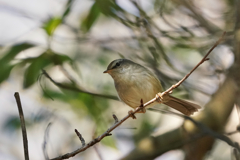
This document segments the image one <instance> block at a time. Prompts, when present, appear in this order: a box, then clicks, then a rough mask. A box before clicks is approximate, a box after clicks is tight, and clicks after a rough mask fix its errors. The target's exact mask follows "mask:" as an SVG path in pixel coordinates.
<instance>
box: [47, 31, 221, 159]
mask: <svg viewBox="0 0 240 160" xmlns="http://www.w3.org/2000/svg"><path fill="white" fill-rule="evenodd" d="M224 35H225V32H224V33H223V35H222V37H221V38H220V39H219V40H218V41H217V42H216V43H215V45H214V46H213V47H212V48H211V49H210V50H209V51H208V53H207V54H206V56H204V57H203V59H202V60H201V61H200V62H199V63H198V64H197V65H196V66H195V67H194V68H193V69H192V70H191V71H190V72H189V74H187V75H186V76H185V77H184V78H183V79H182V80H180V81H179V82H178V83H177V84H175V85H173V86H172V87H171V88H169V89H168V90H167V91H165V92H163V93H164V94H167V93H169V92H171V91H172V90H173V89H175V88H177V87H178V86H179V85H180V84H181V83H182V82H183V81H184V80H186V79H187V78H188V77H189V76H190V75H191V73H192V72H194V71H195V70H196V69H197V68H198V66H200V65H201V64H202V63H203V62H205V61H206V59H207V56H208V55H209V54H210V53H211V51H212V50H213V49H214V48H215V47H216V46H217V45H218V44H219V43H220V42H221V40H222V39H223V37H224ZM43 73H45V74H46V72H45V71H43ZM47 75H48V74H47ZM48 78H49V79H50V77H48ZM50 80H51V81H52V82H53V83H54V84H55V83H56V82H54V81H53V80H52V79H50ZM156 100H157V98H156V97H155V98H153V99H152V100H150V101H148V102H147V103H145V104H144V105H141V106H139V107H137V108H136V109H135V110H133V111H132V112H131V114H128V115H127V116H125V117H124V118H123V119H121V120H120V121H116V119H115V118H114V119H115V123H114V124H113V125H112V126H111V127H110V128H108V129H107V131H106V132H104V133H103V134H102V135H100V136H98V137H97V138H95V139H93V140H92V141H91V142H89V143H88V144H86V145H85V146H83V147H81V148H79V149H77V150H75V151H73V152H71V153H66V154H64V155H62V156H59V157H56V158H53V159H51V160H62V159H68V158H70V157H73V156H75V155H76V154H78V153H80V152H83V151H85V150H86V149H88V148H90V147H91V146H93V145H95V144H96V143H98V142H100V141H101V140H102V139H103V138H105V137H107V136H110V135H111V134H110V133H111V132H112V131H113V130H114V129H115V128H117V127H118V126H120V125H121V124H122V123H123V122H124V121H126V120H127V119H129V118H130V117H132V115H134V114H136V113H138V112H139V111H142V110H143V108H145V107H146V106H148V105H150V104H151V103H153V102H155V101H156Z"/></svg>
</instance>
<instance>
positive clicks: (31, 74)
mask: <svg viewBox="0 0 240 160" xmlns="http://www.w3.org/2000/svg"><path fill="white" fill-rule="evenodd" d="M49 64H51V61H50V60H49V58H48V57H47V56H46V54H42V55H41V56H39V57H37V58H36V59H35V60H34V61H33V62H32V63H31V64H30V66H29V67H28V68H27V69H26V71H25V75H24V82H23V87H24V88H28V87H30V86H31V85H33V84H34V83H35V82H36V81H37V78H38V76H39V74H40V71H41V69H43V68H44V67H46V66H47V65H49Z"/></svg>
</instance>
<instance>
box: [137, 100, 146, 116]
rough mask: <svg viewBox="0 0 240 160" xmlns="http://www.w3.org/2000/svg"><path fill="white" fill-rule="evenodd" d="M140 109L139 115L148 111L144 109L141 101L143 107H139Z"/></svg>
mask: <svg viewBox="0 0 240 160" xmlns="http://www.w3.org/2000/svg"><path fill="white" fill-rule="evenodd" d="M139 108H141V109H140V110H139V111H138V113H145V112H146V109H145V108H144V107H143V100H142V99H141V105H140V106H139Z"/></svg>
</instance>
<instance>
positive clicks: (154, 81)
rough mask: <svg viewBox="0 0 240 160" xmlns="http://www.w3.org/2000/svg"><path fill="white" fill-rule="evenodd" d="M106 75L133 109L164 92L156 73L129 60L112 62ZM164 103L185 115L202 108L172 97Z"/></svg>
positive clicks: (122, 98) (119, 94)
mask: <svg viewBox="0 0 240 160" xmlns="http://www.w3.org/2000/svg"><path fill="white" fill-rule="evenodd" d="M104 73H108V74H110V75H111V76H112V78H113V80H114V84H115V88H116V90H117V92H118V96H119V98H120V99H121V100H122V101H123V102H124V103H126V104H127V105H129V106H130V107H132V108H137V107H139V106H140V104H141V99H142V100H143V103H146V102H148V101H149V100H151V99H153V98H154V97H155V96H156V94H157V93H159V92H162V91H163V88H162V85H161V82H160V81H159V80H158V78H157V76H156V75H155V74H154V73H152V72H151V71H150V70H148V69H147V68H145V67H143V66H141V65H139V64H137V63H134V62H132V61H130V60H127V59H117V60H114V61H112V62H111V63H110V64H109V65H108V67H107V70H106V71H104ZM156 103H157V102H155V103H153V104H151V105H149V106H148V107H151V106H153V105H155V104H156ZM163 103H164V104H166V105H168V106H170V107H172V108H174V109H176V110H178V111H180V112H182V113H183V114H185V115H191V114H193V113H194V112H196V111H198V109H200V108H201V107H200V106H198V105H196V104H194V103H191V102H188V101H184V100H180V99H178V98H175V97H173V96H170V95H169V96H168V97H167V98H165V99H164V102H163Z"/></svg>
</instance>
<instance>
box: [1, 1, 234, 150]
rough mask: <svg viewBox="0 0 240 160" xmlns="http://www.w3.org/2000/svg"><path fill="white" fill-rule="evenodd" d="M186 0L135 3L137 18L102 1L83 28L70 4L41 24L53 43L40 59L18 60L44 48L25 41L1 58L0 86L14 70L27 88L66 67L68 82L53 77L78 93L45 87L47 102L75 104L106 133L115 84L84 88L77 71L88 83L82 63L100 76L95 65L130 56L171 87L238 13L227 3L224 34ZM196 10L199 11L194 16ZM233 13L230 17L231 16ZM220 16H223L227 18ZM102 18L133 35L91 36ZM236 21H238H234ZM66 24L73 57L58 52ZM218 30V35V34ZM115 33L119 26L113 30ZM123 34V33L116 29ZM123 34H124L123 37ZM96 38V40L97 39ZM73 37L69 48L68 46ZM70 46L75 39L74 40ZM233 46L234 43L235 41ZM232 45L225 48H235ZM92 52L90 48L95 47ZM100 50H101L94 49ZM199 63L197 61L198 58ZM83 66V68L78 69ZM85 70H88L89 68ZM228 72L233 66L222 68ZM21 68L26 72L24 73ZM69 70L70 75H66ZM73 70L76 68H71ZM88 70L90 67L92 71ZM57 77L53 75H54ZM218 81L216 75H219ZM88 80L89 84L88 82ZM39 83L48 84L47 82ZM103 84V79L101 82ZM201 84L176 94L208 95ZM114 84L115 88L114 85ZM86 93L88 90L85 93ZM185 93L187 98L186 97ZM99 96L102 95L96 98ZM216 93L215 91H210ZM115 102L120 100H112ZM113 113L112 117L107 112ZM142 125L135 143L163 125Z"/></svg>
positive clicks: (110, 142)
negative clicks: (72, 18)
mask: <svg viewBox="0 0 240 160" xmlns="http://www.w3.org/2000/svg"><path fill="white" fill-rule="evenodd" d="M185 2H186V1H185V0H184V1H175V0H172V1H167V0H155V1H149V3H152V5H153V8H151V9H148V8H146V7H144V6H141V4H138V3H137V2H135V1H133V3H132V4H131V5H133V7H135V9H137V10H138V12H139V13H136V14H132V13H129V12H128V11H125V10H124V9H123V8H121V7H120V6H119V5H118V4H117V3H116V1H114V0H96V1H93V4H92V6H91V7H90V8H89V10H88V11H87V13H86V14H85V15H86V16H84V17H81V18H79V19H78V20H79V22H78V26H74V25H72V24H68V23H69V22H68V21H67V19H68V16H71V14H72V7H73V6H74V5H73V4H75V3H76V2H75V1H74V0H68V1H67V2H66V5H65V7H64V9H63V11H62V14H60V15H53V16H52V17H50V18H48V19H47V20H46V21H45V22H44V23H43V24H42V26H41V28H42V29H43V30H44V31H45V33H46V35H47V36H48V37H47V40H46V41H47V42H48V45H47V46H46V48H45V50H44V51H43V52H42V53H41V54H40V55H38V56H35V57H32V56H31V57H29V58H24V59H17V60H18V61H17V62H15V60H16V56H17V55H19V54H21V53H22V52H23V51H26V50H28V49H30V48H38V47H42V46H40V45H39V44H31V43H28V42H23V43H19V44H15V45H13V46H11V47H10V48H9V49H8V50H7V51H6V52H4V53H2V57H1V59H0V64H1V67H0V73H1V74H0V83H3V82H4V81H7V80H8V79H9V78H11V74H14V73H11V71H12V69H13V68H14V67H16V68H17V67H18V68H21V69H22V70H23V72H24V74H23V88H24V89H31V88H30V87H31V86H33V85H36V84H37V85H38V86H40V85H39V84H38V83H37V82H38V77H39V76H40V75H42V70H43V69H44V70H47V71H49V73H51V71H52V72H53V71H54V69H56V67H58V68H60V69H61V71H60V72H62V74H63V75H64V76H65V80H61V81H58V80H57V79H56V78H55V77H51V78H53V79H54V80H55V81H56V82H57V83H58V84H62V85H66V84H67V85H68V86H71V87H75V88H77V89H76V90H74V89H70V88H71V87H69V89H67V88H61V85H57V87H58V89H56V87H55V88H54V87H53V86H54V85H53V84H52V83H51V82H49V83H48V84H47V85H46V86H45V87H43V96H44V97H45V98H46V99H54V100H59V101H61V102H63V103H66V104H69V105H70V106H71V108H72V109H73V110H74V111H75V112H76V114H77V115H79V118H86V117H87V118H90V119H91V120H92V121H93V122H94V123H95V124H96V128H97V129H96V133H98V134H101V133H103V132H104V131H105V130H106V129H107V128H108V127H109V125H110V124H112V123H113V119H112V117H111V113H109V110H110V106H109V103H108V101H107V100H106V98H109V97H110V96H109V95H110V94H113V93H116V92H114V91H113V83H111V84H96V85H95V87H96V89H95V90H94V91H95V92H91V89H92V88H91V89H88V87H89V86H82V84H80V83H79V82H80V81H81V79H80V78H79V77H78V78H79V79H76V77H73V76H72V72H75V74H76V75H81V74H82V75H81V77H82V79H84V77H85V75H84V74H85V73H86V72H84V73H79V72H80V70H81V69H82V68H81V67H83V66H81V65H86V67H85V68H84V67H83V68H84V69H86V68H90V69H89V70H91V71H89V72H94V71H95V69H94V68H91V67H93V66H92V65H96V66H97V67H98V68H106V67H107V64H108V63H109V62H110V61H112V60H113V58H116V57H118V58H120V57H126V58H128V59H132V60H134V61H136V62H139V63H141V64H143V65H146V66H148V67H150V68H151V69H152V70H153V71H154V72H155V73H156V74H157V75H158V77H159V78H160V80H161V81H162V82H163V84H164V86H165V88H167V87H169V86H171V85H172V84H174V83H175V82H177V81H178V80H179V79H181V78H182V77H183V75H184V74H185V73H186V72H187V71H189V70H188V69H189V68H191V67H192V66H191V65H189V64H187V63H186V62H189V61H192V60H189V59H188V57H189V56H190V55H191V54H192V53H193V52H195V53H198V54H199V55H200V56H201V55H202V54H203V53H206V50H207V49H208V48H209V46H211V45H212V44H213V42H214V40H215V37H219V34H221V33H222V30H224V25H226V26H227V23H226V22H229V20H230V19H231V18H232V17H229V16H232V15H233V10H232V9H231V7H232V6H233V4H234V2H233V1H221V3H222V4H223V6H224V7H225V10H226V11H227V12H225V10H224V11H223V12H222V13H221V15H224V16H223V17H222V18H221V22H222V23H223V24H224V25H223V27H222V30H221V29H219V28H217V27H214V26H215V25H214V24H213V23H214V22H213V21H209V20H207V19H206V18H205V17H204V16H203V15H202V14H201V13H200V12H199V11H198V9H200V8H198V9H196V8H195V7H196V6H194V5H191V4H192V3H193V2H191V3H190V2H189V3H188V2H186V3H187V4H186V3H185ZM194 11H195V12H194ZM225 13H228V14H225ZM221 15H220V17H221ZM178 16H181V17H180V18H185V19H188V21H189V22H188V23H186V24H184V23H181V20H179V17H178ZM100 17H104V19H105V22H104V23H107V24H108V23H109V22H112V21H114V22H117V23H118V24H119V23H120V24H121V25H122V27H123V28H124V29H126V28H127V30H129V31H130V33H131V34H129V36H128V37H124V36H122V37H121V36H120V37H115V38H109V39H96V37H94V35H93V36H92V35H91V29H92V28H94V27H97V21H98V20H99V18H100ZM157 20H161V23H164V25H166V26H167V27H166V28H167V29H163V28H164V27H163V26H161V24H159V23H156V22H157ZM232 23H233V22H232ZM63 25H64V26H66V27H68V28H69V30H70V31H72V32H73V34H74V35H75V37H76V38H75V39H73V41H74V43H76V44H77V46H78V48H77V49H76V50H77V51H76V52H74V51H72V53H58V52H57V51H55V50H54V49H53V48H52V46H51V44H52V42H53V39H51V38H54V37H57V35H56V34H55V33H56V32H55V31H56V29H58V28H59V27H60V26H63ZM213 29H214V31H213ZM112 30H115V28H112ZM116 32H117V31H116ZM120 34H121V33H120ZM93 37H94V38H95V39H94V38H93ZM67 41H68V39H67V38H66V40H65V41H64V42H62V43H63V44H61V43H59V44H60V45H67V43H66V42H67ZM69 41H70V43H71V42H72V39H71V40H69ZM229 44H231V42H229ZM229 44H225V45H226V46H227V47H229ZM89 48H90V49H89ZM94 49H96V50H94ZM194 60H195V59H194ZM85 61H87V62H90V64H91V65H89V66H87V63H84V62H85ZM76 64H77V65H76ZM211 65H212V66H211V67H213V68H215V67H216V66H220V65H219V64H217V63H214V61H212V63H211ZM65 66H71V67H70V68H71V71H68V69H69V68H68V69H66V70H65ZM84 69H83V70H84ZM222 69H223V70H224V72H225V71H226V70H227V68H222ZM22 70H21V71H22ZM64 70H65V71H64ZM69 70H70V69H69ZM86 70H87V69H86ZM91 74H92V77H91V78H94V79H95V78H96V83H98V79H101V77H94V76H95V74H94V73H91ZM208 74H210V75H214V74H215V72H214V70H213V71H208ZM50 76H51V74H50ZM201 76H202V77H207V78H209V77H208V75H207V74H206V73H201ZM215 78H216V77H215ZM85 81H88V80H87V79H85ZM39 83H41V84H42V81H40V82H39ZM99 83H102V81H99ZM198 84H200V82H198V81H197V82H196V83H190V82H189V81H186V82H184V83H183V85H182V86H181V87H179V88H178V89H176V90H174V93H175V94H176V95H178V94H179V96H181V97H183V98H189V99H192V98H193V94H192V93H193V92H195V91H198V92H201V93H204V89H202V88H201V87H199V86H197V85H198ZM110 85H111V86H112V87H110ZM79 91H82V92H79ZM182 93H183V94H182ZM97 94H98V96H96V95H97ZM204 94H207V95H208V94H211V93H204ZM99 95H102V97H106V98H101V97H100V96H99ZM109 99H114V98H111V97H110V98H109ZM106 113H107V114H108V116H107V117H106V116H105V114H106ZM139 121H140V123H141V127H140V128H138V129H137V131H136V132H135V140H136V141H138V140H140V139H141V138H142V137H144V136H145V135H149V134H150V133H152V131H153V130H154V129H156V127H157V125H155V124H152V123H151V122H150V120H149V119H148V118H145V119H142V120H139ZM5 126H6V127H7V126H10V127H15V128H19V121H18V120H17V119H16V117H10V118H9V119H8V120H7V121H6V124H5ZM103 143H104V144H105V145H108V146H111V147H116V143H115V140H114V139H113V138H112V137H111V138H106V139H104V140H103Z"/></svg>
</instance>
